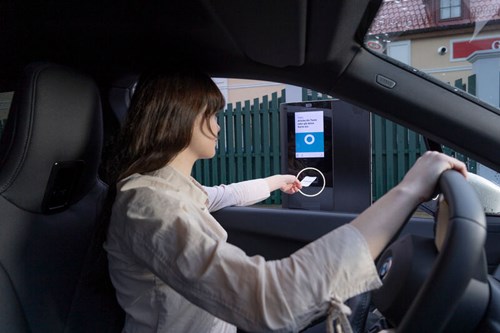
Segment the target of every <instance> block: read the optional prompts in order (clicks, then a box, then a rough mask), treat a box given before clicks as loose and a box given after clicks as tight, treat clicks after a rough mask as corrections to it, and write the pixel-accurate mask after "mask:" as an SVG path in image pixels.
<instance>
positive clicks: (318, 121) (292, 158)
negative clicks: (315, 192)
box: [287, 105, 333, 187]
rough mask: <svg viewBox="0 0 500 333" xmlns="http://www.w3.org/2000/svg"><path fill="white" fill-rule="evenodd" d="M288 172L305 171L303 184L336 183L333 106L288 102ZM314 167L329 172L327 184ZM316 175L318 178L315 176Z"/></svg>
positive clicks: (327, 173)
mask: <svg viewBox="0 0 500 333" xmlns="http://www.w3.org/2000/svg"><path fill="white" fill-rule="evenodd" d="M287 111H288V113H287V124H288V131H287V132H288V140H287V145H288V172H291V173H293V174H298V173H299V172H300V171H301V170H303V169H305V168H308V169H307V170H305V171H304V172H302V173H301V174H300V175H301V177H300V178H301V179H300V180H301V181H302V178H304V177H309V178H305V179H304V180H303V182H304V183H303V186H304V185H306V186H305V187H309V186H312V187H314V186H323V185H325V186H330V187H331V186H332V183H333V170H332V167H333V163H332V162H333V155H332V154H333V142H332V141H333V140H332V112H331V109H326V108H325V109H320V108H305V107H303V106H302V107H294V106H293V105H292V106H288V108H287ZM314 169H317V170H320V171H321V173H323V174H324V176H325V184H323V181H322V179H321V177H318V174H317V172H315V171H314ZM312 178H315V179H312Z"/></svg>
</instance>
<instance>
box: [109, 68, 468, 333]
mask: <svg viewBox="0 0 500 333" xmlns="http://www.w3.org/2000/svg"><path fill="white" fill-rule="evenodd" d="M223 105H224V99H223V97H222V95H221V93H220V92H219V90H218V88H217V87H216V85H215V84H214V83H213V82H212V80H211V79H210V77H208V76H206V75H204V74H201V73H198V72H194V71H184V72H183V71H172V72H168V71H164V72H157V73H152V74H149V75H145V76H144V77H142V78H141V80H140V82H139V85H138V88H137V91H136V93H135V95H134V98H133V101H132V104H131V110H130V111H129V114H128V119H127V120H126V124H125V126H124V128H123V130H122V133H121V140H120V143H119V150H118V151H119V153H118V154H117V158H118V163H117V164H116V165H117V166H118V167H117V174H118V176H117V181H118V182H117V194H116V200H115V203H114V206H113V212H112V216H111V221H110V226H109V229H108V238H107V242H106V245H105V248H106V250H107V251H108V258H109V269H110V275H111V278H112V281H113V284H114V286H115V288H116V292H117V298H118V301H119V303H120V305H121V306H122V307H123V309H124V310H125V312H126V323H125V328H124V332H195V333H199V332H236V326H237V327H241V328H242V329H244V330H247V331H286V332H288V331H298V330H300V329H302V328H304V327H305V326H307V325H308V323H310V322H311V321H312V320H314V319H316V318H318V317H320V316H323V315H325V314H326V313H330V314H332V315H334V316H338V317H339V319H340V322H341V323H342V324H343V325H344V326H348V323H347V322H346V320H345V312H347V310H346V309H345V308H344V306H343V305H342V302H343V301H345V300H346V299H348V298H350V297H352V296H355V295H357V294H360V293H362V292H365V291H368V290H372V289H374V288H377V287H379V286H380V285H381V281H380V280H379V278H378V275H377V272H376V269H375V266H374V263H373V259H374V258H376V257H377V256H378V254H379V253H380V252H381V251H382V249H383V248H384V247H385V245H386V244H387V243H388V242H389V240H390V239H391V238H392V237H393V236H394V234H395V233H396V232H397V230H398V229H399V228H400V226H401V225H402V223H403V222H404V220H405V219H406V218H407V216H408V215H409V214H410V213H411V212H412V210H413V209H414V207H416V206H417V205H418V204H419V203H420V202H422V201H424V200H425V199H427V198H428V197H429V196H430V195H431V194H432V191H433V189H434V186H435V184H436V182H437V179H438V177H439V175H440V174H441V173H442V172H443V171H444V170H447V169H456V170H459V171H460V172H461V173H463V174H464V176H465V174H466V170H465V166H464V164H463V163H461V162H459V161H457V160H455V159H453V158H451V157H448V156H446V155H443V154H439V153H426V154H425V155H424V156H423V157H421V158H420V159H419V160H418V161H417V162H416V164H415V166H414V167H413V168H412V169H411V170H410V171H409V172H408V174H407V175H406V176H405V178H404V179H403V180H402V182H401V183H400V184H399V185H397V186H396V187H395V188H393V189H392V190H391V191H389V192H388V193H387V194H386V195H385V196H384V197H382V198H381V199H379V200H378V201H377V202H376V203H375V204H374V205H372V206H371V207H370V208H368V209H367V210H366V211H365V212H364V213H363V214H361V215H360V216H359V217H357V218H356V219H355V220H354V221H352V222H351V223H349V224H346V225H344V226H342V227H340V228H338V229H336V230H334V231H332V232H330V233H328V234H326V235H324V236H323V237H321V238H320V239H318V240H316V241H314V242H312V243H310V244H308V245H307V246H305V247H304V248H302V249H300V250H299V251H297V252H296V253H294V254H292V255H291V256H290V257H288V258H285V259H282V260H278V261H265V259H264V258H262V257H260V256H253V257H248V256H247V255H246V254H245V253H244V252H243V251H242V250H241V249H239V248H237V247H235V246H233V245H231V244H228V243H227V242H226V239H227V234H226V232H225V230H224V229H223V228H222V227H221V226H220V225H219V224H218V223H217V221H216V220H215V219H214V218H213V217H212V216H211V215H210V213H209V207H211V198H212V200H213V198H214V195H213V193H212V194H210V195H208V194H207V192H206V191H204V189H203V188H202V187H201V186H200V185H199V184H198V183H197V182H196V181H194V180H193V179H192V178H191V177H190V174H191V170H192V167H193V165H194V163H195V162H196V161H197V160H198V159H203V158H211V157H213V156H214V154H215V147H216V140H217V133H218V131H219V126H218V124H217V122H216V117H215V115H216V113H217V111H218V110H220V109H221V108H222V107H223ZM257 181H258V182H259V186H256V187H254V186H252V185H251V184H252V182H255V181H251V182H250V183H247V184H246V185H244V186H242V187H241V188H240V190H241V191H243V193H245V194H243V195H242V196H241V198H243V199H242V200H240V201H239V202H238V204H246V203H249V202H254V201H255V200H261V199H264V198H265V197H266V196H268V195H269V192H270V191H272V190H274V189H277V188H282V189H284V190H285V191H287V192H288V193H293V192H296V191H297V190H298V188H300V183H299V182H298V181H297V180H296V179H295V178H294V177H293V176H286V175H285V176H281V175H279V176H273V177H270V178H268V179H264V180H257ZM210 191H211V190H209V192H210ZM221 193H222V192H219V194H221ZM221 195H222V197H224V195H223V193H222V194H221ZM212 203H213V201H212ZM226 203H227V202H226ZM219 207H220V205H219ZM346 329H348V327H346Z"/></svg>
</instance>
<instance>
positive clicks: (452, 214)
mask: <svg viewBox="0 0 500 333" xmlns="http://www.w3.org/2000/svg"><path fill="white" fill-rule="evenodd" d="M438 188H439V192H440V193H442V194H443V195H444V196H445V198H446V201H447V203H448V207H449V211H448V217H449V220H448V226H447V231H446V236H445V239H444V242H443V245H442V247H441V249H440V251H439V253H438V254H437V258H436V259H435V261H434V263H433V264H432V268H431V269H430V273H429V274H428V275H427V277H426V278H425V280H424V282H423V284H422V286H421V287H420V289H419V290H418V292H417V294H416V296H415V298H414V300H413V301H412V302H411V304H410V306H409V308H408V310H407V311H406V313H405V314H404V316H403V318H402V319H401V321H400V323H399V325H398V327H397V332H404V333H413V332H415V333H416V332H441V331H443V330H444V329H445V328H446V325H447V324H448V321H449V320H450V318H451V317H452V315H453V314H454V312H455V310H456V309H457V307H458V304H459V303H460V300H461V298H462V296H463V295H464V293H465V292H466V289H467V288H468V286H469V284H470V282H471V280H472V279H473V277H474V274H476V272H477V267H478V263H480V262H481V260H483V259H484V257H483V254H484V244H485V241H486V234H487V233H486V218H485V214H484V211H483V207H482V205H481V203H480V201H479V198H478V197H477V194H476V192H475V190H474V189H473V188H472V186H471V185H470V184H469V183H468V182H467V181H466V179H465V178H464V177H463V176H462V175H461V174H460V173H458V172H457V171H454V170H449V171H446V172H444V173H443V174H442V175H441V177H440V179H439V183H438ZM484 266H485V265H484ZM484 269H485V271H486V267H484ZM391 270H392V269H391ZM381 273H382V272H381ZM384 274H387V272H384ZM485 274H486V273H485Z"/></svg>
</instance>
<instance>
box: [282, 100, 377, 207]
mask: <svg viewBox="0 0 500 333" xmlns="http://www.w3.org/2000/svg"><path fill="white" fill-rule="evenodd" d="M280 117H281V119H280V120H281V122H280V124H281V151H282V155H281V168H282V172H283V173H288V174H294V175H296V176H297V177H298V179H299V180H300V181H301V183H302V190H301V191H300V192H299V193H297V194H294V195H283V197H282V198H283V200H282V202H283V207H284V208H295V209H308V210H335V211H341V212H353V213H358V212H361V211H363V210H364V209H365V208H366V207H368V206H369V205H370V203H371V170H370V167H371V147H370V143H371V132H370V113H369V112H367V111H365V110H363V109H360V108H358V107H355V106H353V105H350V104H348V103H346V102H343V101H340V100H328V101H308V102H296V103H283V104H281V106H280Z"/></svg>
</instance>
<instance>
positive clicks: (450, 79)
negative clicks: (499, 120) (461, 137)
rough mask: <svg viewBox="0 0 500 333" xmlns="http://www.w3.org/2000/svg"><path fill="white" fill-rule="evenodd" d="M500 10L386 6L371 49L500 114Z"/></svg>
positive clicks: (458, 1)
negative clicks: (498, 110)
mask: <svg viewBox="0 0 500 333" xmlns="http://www.w3.org/2000/svg"><path fill="white" fill-rule="evenodd" d="M499 10H500V0H384V1H383V2H382V5H381V7H380V9H379V11H378V13H377V16H376V17H375V19H374V20H373V22H372V25H371V27H370V29H369V31H368V33H367V35H366V36H365V47H366V48H367V49H368V50H370V51H372V52H374V53H376V54H380V55H385V56H388V57H390V58H393V59H395V60H397V61H398V62H399V63H401V64H402V65H403V64H404V65H410V66H411V67H414V68H417V69H419V70H420V71H422V72H425V73H427V74H429V75H430V76H432V77H434V78H436V79H438V80H441V81H443V82H446V83H447V84H450V85H452V86H454V87H456V88H458V89H461V90H463V91H465V92H467V93H469V94H471V95H474V96H476V97H478V98H480V99H481V100H482V101H484V102H486V103H488V104H490V105H492V106H493V107H495V108H498V107H499V105H500V13H499ZM444 150H445V152H447V148H446V147H444ZM448 152H450V153H452V154H453V152H451V151H449V150H448ZM467 162H468V166H469V171H471V172H474V173H477V174H479V175H481V176H483V177H485V178H487V179H488V180H490V181H492V182H494V183H496V184H498V185H500V175H499V174H498V173H496V172H494V171H493V170H491V169H489V168H487V167H485V166H482V165H480V164H476V163H475V162H474V161H469V160H467Z"/></svg>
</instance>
